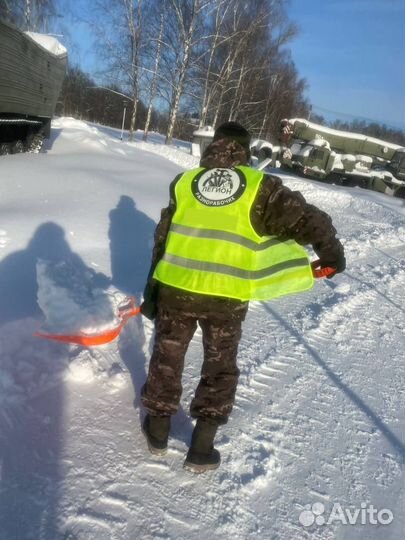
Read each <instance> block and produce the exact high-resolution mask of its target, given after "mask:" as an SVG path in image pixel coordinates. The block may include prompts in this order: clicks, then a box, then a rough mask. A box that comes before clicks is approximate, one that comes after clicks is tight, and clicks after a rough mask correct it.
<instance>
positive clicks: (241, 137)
mask: <svg viewBox="0 0 405 540" xmlns="http://www.w3.org/2000/svg"><path fill="white" fill-rule="evenodd" d="M219 139H230V140H232V141H236V142H238V143H239V144H240V145H241V146H243V148H244V149H245V150H246V151H247V153H248V155H250V133H249V132H248V131H247V129H245V128H244V127H243V126H242V125H241V124H239V123H238V122H225V123H224V124H221V125H220V126H218V127H217V129H216V130H215V133H214V138H213V141H217V140H219Z"/></svg>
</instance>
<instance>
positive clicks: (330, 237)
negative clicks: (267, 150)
mask: <svg viewBox="0 0 405 540" xmlns="http://www.w3.org/2000/svg"><path fill="white" fill-rule="evenodd" d="M250 217H251V221H252V225H253V227H254V229H255V231H256V232H257V233H258V234H259V235H261V236H264V235H275V236H278V237H280V238H284V239H292V240H295V241H296V242H297V243H298V244H301V245H312V247H313V249H314V251H315V253H316V254H317V255H318V257H319V258H320V259H321V260H322V261H325V262H326V261H329V262H331V263H332V262H334V261H337V260H339V259H340V258H341V257H343V246H342V244H341V243H340V241H339V240H338V239H337V238H336V229H335V228H334V226H333V225H332V220H331V218H330V216H329V215H328V214H326V213H325V212H323V211H322V210H319V208H317V207H316V206H313V205H312V204H308V203H307V202H306V200H305V199H304V197H303V195H302V194H301V193H300V192H299V191H292V190H291V189H289V188H288V187H286V186H283V184H282V182H281V180H280V178H278V177H277V176H273V175H266V176H265V177H264V179H263V182H262V184H261V186H260V188H259V193H258V194H257V197H256V200H255V203H254V205H253V208H252V211H251V216H250Z"/></svg>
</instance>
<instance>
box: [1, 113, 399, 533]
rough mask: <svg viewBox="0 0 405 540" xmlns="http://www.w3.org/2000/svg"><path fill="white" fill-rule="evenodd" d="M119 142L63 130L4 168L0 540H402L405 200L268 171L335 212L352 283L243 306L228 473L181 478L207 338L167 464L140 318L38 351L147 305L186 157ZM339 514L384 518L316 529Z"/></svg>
mask: <svg viewBox="0 0 405 540" xmlns="http://www.w3.org/2000/svg"><path fill="white" fill-rule="evenodd" d="M119 137H120V131H119V130H113V129H110V128H104V127H101V126H95V125H91V124H86V123H83V122H79V121H77V120H73V119H66V118H64V119H58V120H56V121H55V122H54V124H53V134H52V140H51V141H50V143H49V144H48V148H47V152H46V153H42V154H25V155H24V154H21V155H12V156H3V157H1V158H0V170H1V180H0V207H1V211H0V357H1V362H0V539H1V540H3V539H4V540H6V539H7V540H31V539H32V540H33V539H35V540H38V539H40V538H41V539H47V540H48V539H50V540H59V539H61V540H62V539H69V540H72V539H75V540H82V539H83V540H84V539H86V540H88V539H93V538H94V539H95V538H97V539H100V540H103V539H114V540H115V539H116V540H132V539H135V538H136V539H142V540H152V539H153V540H158V539H159V540H163V539H173V540H182V539H184V540H185V539H187V540H197V539H201V538H204V539H205V538H207V539H208V538H209V539H213V540H216V539H221V540H224V539H228V538H232V539H235V540H246V539H256V538H263V539H265V540H273V539H278V540H296V539H297V540H298V539H305V538H308V539H309V538H316V539H317V540H329V539H331V538H335V539H338V540H360V539H364V538H367V539H370V540H380V539H381V540H383V539H384V540H390V539H391V540H398V539H399V538H401V535H402V534H403V530H404V513H403V508H404V491H403V486H404V475H403V462H404V451H405V442H404V428H403V426H404V420H405V418H404V416H405V415H404V410H405V392H404V388H405V381H404V364H403V350H404V348H405V337H404V322H405V316H404V309H405V308H404V306H405V302H404V300H405V222H404V215H405V206H404V201H403V200H401V199H395V198H392V197H388V196H386V195H383V194H379V193H375V192H372V191H366V190H362V189H360V188H352V189H350V188H343V187H340V186H333V185H324V184H322V183H320V182H314V181H313V182H311V181H310V180H308V179H302V178H298V177H295V176H293V175H288V174H285V173H281V172H280V171H274V172H277V174H279V175H280V176H281V177H282V179H283V182H284V183H285V184H286V185H288V186H289V187H291V188H292V189H298V190H300V191H301V192H302V193H303V194H304V196H305V197H306V198H307V200H308V201H309V202H311V203H313V204H316V205H317V206H319V207H320V208H322V209H323V210H325V211H326V212H328V213H329V214H330V215H331V216H332V218H333V222H334V224H335V226H336V228H337V230H338V231H339V235H340V237H341V239H342V241H343V243H344V245H345V248H346V253H347V262H348V267H347V271H346V272H345V273H343V274H340V275H338V276H336V277H335V278H334V279H332V280H322V281H319V282H317V283H316V285H315V288H314V289H313V290H312V291H310V292H307V293H304V294H301V295H297V296H292V297H286V298H283V299H280V300H276V301H273V302H271V303H253V304H252V305H251V308H250V310H249V314H248V317H247V319H246V321H245V325H244V332H243V337H242V341H241V344H240V347H239V367H240V370H241V377H240V385H239V388H238V394H237V400H236V405H235V408H234V411H233V413H232V417H231V420H230V422H229V423H228V425H227V426H224V427H223V428H221V429H220V430H219V433H218V438H217V447H218V449H219V450H220V451H221V455H222V464H221V467H220V468H219V469H218V470H217V471H214V472H211V473H207V474H205V475H202V476H194V475H192V474H191V473H189V472H187V471H185V470H183V468H182V463H183V459H184V456H185V452H186V449H187V444H188V442H189V440H190V435H191V431H192V423H191V421H190V419H189V417H188V412H187V411H188V406H189V404H190V400H191V398H192V395H193V391H194V388H195V386H196V382H197V380H198V375H199V371H200V366H201V355H202V347H201V343H200V341H201V333H200V332H197V334H196V336H195V337H194V339H193V340H192V343H191V345H190V348H189V351H188V353H187V358H186V367H185V372H184V379H183V386H184V392H183V398H182V408H181V410H180V411H179V413H178V414H177V415H176V416H175V417H174V419H173V430H172V434H171V438H170V441H169V442H170V450H169V452H168V454H167V456H165V457H152V456H151V455H150V454H149V453H148V451H147V447H146V444H145V441H144V438H143V435H142V433H141V430H140V418H141V415H142V411H141V408H140V389H141V387H142V384H143V382H144V380H145V377H146V372H147V366H148V358H149V355H150V351H151V346H152V341H153V325H152V324H151V323H150V322H149V321H148V320H146V319H142V318H141V317H140V316H138V317H136V318H132V319H130V321H129V322H128V324H127V326H126V327H125V328H124V330H123V332H122V334H121V336H120V337H119V339H117V340H116V341H114V342H112V343H110V344H108V345H104V346H101V347H96V348H90V349H87V348H82V347H79V346H73V345H71V346H69V345H65V344H60V343H56V342H52V341H47V340H44V339H40V338H38V337H34V336H33V333H34V332H35V331H36V330H38V329H39V328H50V329H53V330H55V331H58V332H68V331H69V332H70V331H76V330H77V331H84V330H86V331H94V330H95V329H96V328H109V327H110V326H111V325H114V324H115V322H116V313H117V306H118V305H119V304H120V302H122V300H123V299H124V298H125V297H126V296H127V295H134V296H135V297H136V299H137V302H139V301H140V299H141V291H142V289H143V286H144V282H145V279H146V275H147V271H148V266H149V260H150V252H151V248H152V245H153V232H154V228H155V224H156V221H157V220H158V219H159V215H160V209H161V208H162V207H163V206H165V205H166V204H167V201H168V188H169V184H170V182H171V180H172V179H173V177H174V176H175V175H176V174H177V173H179V172H180V171H182V170H183V169H184V168H187V167H194V166H195V165H197V159H196V158H194V157H193V156H191V155H190V153H189V151H190V147H189V145H188V144H186V143H182V142H181V141H176V143H175V146H169V147H167V146H164V145H163V144H162V143H163V140H164V139H163V137H161V136H160V135H158V134H153V135H152V136H151V138H150V142H147V143H145V142H140V139H141V134H140V133H139V134H137V137H136V141H135V142H133V143H128V142H121V141H120V140H119ZM336 504H340V505H341V507H342V508H343V510H344V511H346V510H349V511H352V512H353V511H354V510H355V509H359V510H360V509H362V510H363V514H364V511H365V509H366V508H368V507H370V506H371V505H373V506H374V507H375V508H377V509H380V510H381V509H389V510H390V511H391V512H392V513H393V516H394V517H393V520H392V522H391V523H390V524H387V525H376V524H372V523H371V522H370V520H365V524H361V522H360V518H359V520H358V522H357V524H354V525H350V524H345V523H344V522H342V520H340V521H339V520H332V522H330V523H328V522H327V518H328V516H329V515H330V512H331V511H332V508H334V505H336ZM315 517H316V518H317V522H314V520H315Z"/></svg>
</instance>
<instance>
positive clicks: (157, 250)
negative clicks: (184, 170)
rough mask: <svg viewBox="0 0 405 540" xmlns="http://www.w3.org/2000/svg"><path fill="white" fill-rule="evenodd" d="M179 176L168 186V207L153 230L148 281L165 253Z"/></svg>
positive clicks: (163, 210)
mask: <svg viewBox="0 0 405 540" xmlns="http://www.w3.org/2000/svg"><path fill="white" fill-rule="evenodd" d="M180 176H181V175H180V174H179V175H177V176H176V178H175V179H174V180H173V182H172V183H171V184H170V200H169V205H168V206H167V207H166V208H163V209H162V211H161V214H160V221H159V223H158V224H157V226H156V229H155V235H154V246H153V251H152V262H151V268H150V272H149V279H151V278H152V275H153V272H154V271H155V268H156V265H157V263H158V262H159V261H160V259H161V258H162V256H163V254H164V251H165V245H166V238H167V234H168V232H169V229H170V225H171V222H172V218H173V216H174V213H175V211H176V199H175V196H174V186H175V184H176V182H177V180H178V179H179V178H180Z"/></svg>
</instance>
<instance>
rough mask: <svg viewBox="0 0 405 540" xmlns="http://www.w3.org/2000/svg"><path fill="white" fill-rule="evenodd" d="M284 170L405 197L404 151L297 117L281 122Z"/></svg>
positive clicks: (403, 149)
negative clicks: (292, 170)
mask: <svg viewBox="0 0 405 540" xmlns="http://www.w3.org/2000/svg"><path fill="white" fill-rule="evenodd" d="M280 140H281V142H282V143H283V145H284V148H283V150H282V151H281V152H280V156H281V157H280V161H281V164H282V166H283V167H286V168H291V169H294V170H295V171H297V172H298V173H300V174H303V175H305V176H308V177H310V178H315V179H318V180H323V181H326V182H334V183H338V184H342V185H350V186H355V185H358V186H360V187H364V188H368V189H373V190H375V191H380V192H382V193H386V194H388V195H393V196H396V197H405V148H402V147H400V146H398V145H396V144H393V143H389V142H386V141H382V140H380V139H376V138H374V137H368V136H366V135H362V134H360V133H350V132H346V131H340V130H336V129H331V128H328V127H325V126H321V125H318V124H314V123H312V122H309V121H308V120H304V119H300V118H294V119H291V120H283V121H282V123H281V136H280Z"/></svg>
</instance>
